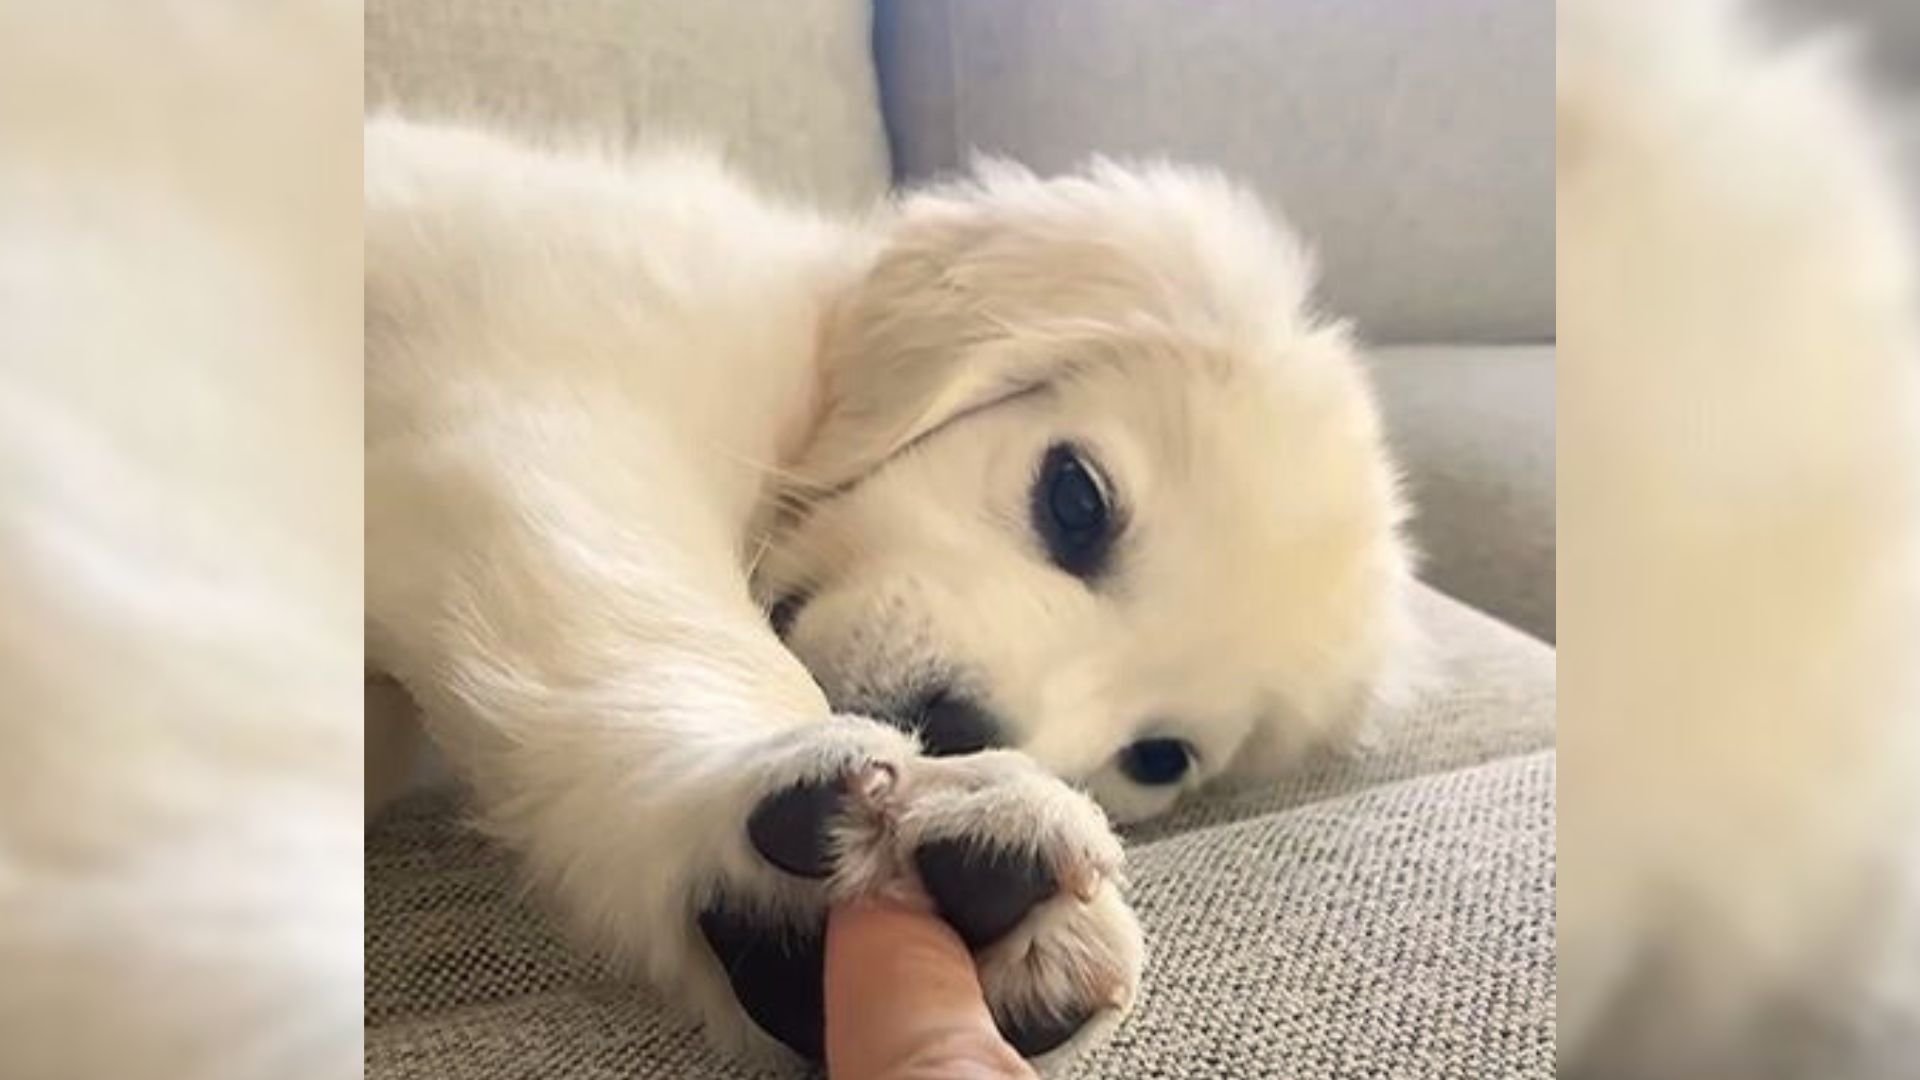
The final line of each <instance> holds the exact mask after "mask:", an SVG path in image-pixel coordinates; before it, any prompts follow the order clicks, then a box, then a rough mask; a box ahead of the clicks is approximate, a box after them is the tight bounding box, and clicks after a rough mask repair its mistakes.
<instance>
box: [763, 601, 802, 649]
mask: <svg viewBox="0 0 1920 1080" xmlns="http://www.w3.org/2000/svg"><path fill="white" fill-rule="evenodd" d="M809 599H811V597H809V596H808V595H807V593H805V592H804V591H802V592H792V593H788V594H787V595H785V596H783V597H781V598H780V599H779V600H777V601H775V602H774V605H773V608H772V610H770V611H768V612H767V623H768V624H769V625H771V626H772V627H773V632H774V634H776V635H777V636H778V637H779V638H780V640H782V641H785V640H786V639H787V634H788V633H789V632H791V631H792V630H793V620H795V619H797V618H799V617H800V609H801V608H803V607H806V606H807V601H808V600H809Z"/></svg>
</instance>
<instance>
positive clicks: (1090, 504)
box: [1033, 443, 1113, 578]
mask: <svg viewBox="0 0 1920 1080" xmlns="http://www.w3.org/2000/svg"><path fill="white" fill-rule="evenodd" d="M1033 529H1034V531H1035V532H1036V533H1038V534H1040V539H1041V540H1043V541H1045V542H1046V545H1047V555H1048V556H1049V557H1050V558H1052V559H1053V562H1054V565H1056V566H1058V567H1059V568H1060V569H1062V570H1065V571H1066V572H1067V573H1069V574H1072V575H1073V576H1075V577H1079V578H1087V577H1092V576H1093V575H1095V574H1097V573H1099V572H1100V568H1101V565H1102V564H1103V563H1104V562H1105V561H1106V558H1107V552H1108V549H1109V548H1111V547H1112V545H1113V508H1112V507H1111V506H1110V505H1109V504H1108V502H1107V493H1106V490H1105V488H1104V487H1103V486H1102V485H1101V482H1100V476H1099V474H1098V473H1097V472H1095V471H1094V469H1093V466H1092V465H1091V464H1089V463H1088V461H1087V459H1086V458H1085V457H1084V456H1082V454H1081V453H1080V451H1079V450H1078V449H1076V448H1074V447H1072V446H1068V445H1066V444H1064V443H1062V444H1058V445H1055V446H1052V447H1049V448H1048V449H1047V454H1046V457H1044V458H1042V459H1041V462H1040V476H1039V479H1038V480H1036V481H1035V482H1034V485H1033Z"/></svg>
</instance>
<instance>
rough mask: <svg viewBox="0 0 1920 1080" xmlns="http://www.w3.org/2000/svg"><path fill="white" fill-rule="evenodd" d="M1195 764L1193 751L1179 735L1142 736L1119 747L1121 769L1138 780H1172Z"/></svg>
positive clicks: (1165, 782) (1177, 778) (1144, 781)
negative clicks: (1166, 737) (1164, 737)
mask: <svg viewBox="0 0 1920 1080" xmlns="http://www.w3.org/2000/svg"><path fill="white" fill-rule="evenodd" d="M1192 766H1193V751H1192V750H1190V749H1188V748H1187V744H1186V743H1183V742H1181V741H1180V740H1179V739H1141V740H1140V741H1139V742H1137V743H1134V744H1133V745H1132V746H1129V747H1127V748H1126V749H1125V750H1122V751H1120V771H1121V772H1123V773H1126V774H1127V778H1128V779H1129V780H1132V781H1133V782H1134V783H1136V784H1171V783H1173V782H1175V781H1177V780H1179V779H1180V778H1181V777H1183V776H1185V775H1187V770H1188V769H1189V768H1191V767H1192Z"/></svg>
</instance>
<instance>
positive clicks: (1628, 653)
mask: <svg viewBox="0 0 1920 1080" xmlns="http://www.w3.org/2000/svg"><path fill="white" fill-rule="evenodd" d="M1559 33H1560V57H1559V79H1560V86H1559V113H1558V123H1559V133H1560V150H1559V153H1560V168H1559V245H1560V256H1559V312H1560V320H1561V322H1560V355H1561V363H1562V368H1561V373H1560V379H1561V382H1560V440H1561V441H1560V448H1561V467H1560V468H1561V471H1560V479H1561V499H1562V501H1561V511H1560V513H1561V518H1560V532H1561V535H1562V537H1563V541H1562V548H1561V559H1562V560H1563V562H1562V572H1561V576H1560V583H1561V595H1560V607H1561V612H1562V614H1563V621H1562V623H1561V628H1560V645H1561V670H1560V673H1561V682H1562V687H1563V689H1564V691H1565V696H1564V698H1563V701H1564V710H1563V732H1562V741H1561V748H1562V754H1561V761H1562V767H1563V772H1562V774H1561V779H1562V787H1561V795H1562V801H1561V819H1560V821H1561V824H1560V838H1561V862H1562V866H1561V878H1560V882H1561V892H1560V935H1561V936H1560V949H1561V958H1562V962H1561V965H1560V975H1561V978H1560V989H1561V1008H1562V1012H1561V1034H1562V1052H1563V1061H1565V1062H1568V1063H1570V1064H1571V1063H1578V1062H1580V1061H1583V1060H1587V1059H1594V1060H1600V1061H1605V1060H1607V1059H1608V1058H1609V1056H1613V1057H1625V1058H1626V1059H1627V1060H1631V1059H1632V1057H1633V1055H1635V1054H1639V1055H1644V1056H1645V1057H1646V1058H1647V1060H1649V1061H1657V1062H1660V1063H1662V1065H1661V1067H1662V1068H1663V1069H1665V1070H1666V1071H1664V1072H1661V1073H1660V1075H1708V1071H1707V1070H1708V1063H1710V1062H1712V1061H1714V1060H1715V1059H1716V1058H1717V1057H1720V1056H1722V1055H1724V1054H1725V1053H1727V1052H1728V1051H1729V1050H1730V1049H1731V1048H1734V1047H1743V1048H1744V1049H1745V1050H1746V1051H1747V1052H1755V1048H1756V1047H1767V1046H1770V1045H1772V1044H1769V1043H1768V1042H1767V1040H1765V1039H1764V1038H1761V1037H1759V1036H1760V1033H1757V1032H1755V1031H1754V1030H1752V1028H1751V1026H1750V1025H1751V1024H1752V1023H1753V1022H1754V1021H1755V1019H1756V1017H1758V1016H1760V1015H1762V1013H1761V1010H1763V1009H1766V1008H1771V1007H1775V1006H1778V1005H1779V1004H1780V1003H1781V1001H1782V1000H1785V999H1799V1000H1800V1004H1801V1005H1802V1007H1804V1006H1805V1004H1806V1003H1807V1002H1808V1001H1811V1002H1812V1003H1814V1004H1815V1005H1816V1006H1818V1007H1820V1008H1824V1009H1825V1010H1826V1011H1828V1012H1830V1013H1832V1014H1837V1015H1836V1016H1829V1017H1827V1018H1826V1019H1827V1021H1828V1022H1838V1023H1840V1024H1842V1025H1843V1026H1844V1024H1845V1023H1846V1022H1848V1021H1849V1019H1850V1018H1852V1019H1858V1020H1860V1021H1862V1022H1865V1023H1868V1024H1870V1023H1871V1022H1873V1021H1874V1019H1875V1018H1876V1017H1878V1018H1882V1019H1884V1017H1885V1016H1886V1015H1888V1014H1898V1013H1901V1012H1904V1013H1905V1015H1906V1017H1907V1020H1906V1022H1908V1023H1912V1022H1913V1020H1914V1018H1915V1017H1917V1016H1920V1013H1915V1012H1914V1011H1913V1006H1914V1003H1913V1001H1912V1000H1910V999H1907V1000H1903V999H1901V998H1899V997H1897V996H1893V995H1895V994H1897V992H1898V991H1897V989H1896V987H1895V984H1894V982H1890V981H1887V980H1885V979H1883V978H1882V976H1892V977H1894V978H1895V979H1898V978H1900V977H1905V978H1911V977H1912V976H1913V975H1914V974H1916V970H1917V968H1920V965H1916V963H1915V961H1914V957H1915V955H1916V953H1915V952H1914V951H1913V949H1914V944H1913V942H1912V941H1910V940H1909V941H1906V942H1904V943H1903V942H1902V941H1901V939H1900V937H1898V936H1897V935H1898V934H1899V932H1900V927H1899V925H1898V920H1897V919H1895V918H1892V916H1898V915H1901V914H1902V913H1905V912H1910V911H1911V910H1912V909H1913V906H1914V904H1915V901H1916V899H1917V898H1920V894H1916V893H1914V892H1912V891H1911V890H1910V882H1906V881H1903V880H1902V878H1903V877H1904V876H1906V875H1908V874H1910V873H1911V868H1912V867H1913V865H1914V860H1915V858H1916V857H1920V844H1916V843H1915V841H1914V837H1915V835H1916V831H1915V830H1916V818H1915V816H1914V814H1913V809H1914V807H1913V799H1912V795H1913V793H1914V790H1915V788H1916V781H1920V757H1917V756H1916V755H1915V752H1914V750H1915V747H1914V743H1915V736H1916V728H1920V696H1917V695H1916V685H1915V671H1916V667H1920V665H1917V664H1916V658H1920V396H1916V380H1917V379H1920V351H1917V348H1920V331H1917V330H1916V323H1915V313H1914V299H1915V293H1914V286H1915V278H1914V275H1913V268H1912V263H1911V255H1910V250H1909V249H1910V246H1911V243H1912V238H1913V234H1912V231H1911V230H1912V223H1911V221H1909V220H1908V218H1907V216H1906V214H1905V213H1904V212H1903V206H1902V198H1901V195H1900V194H1899V192H1898V191H1897V189H1896V186H1895V182H1894V179H1893V174H1892V170H1891V169H1890V167H1889V163H1888V160H1887V156H1886V153H1885V149H1884V147H1883V146H1882V145H1881V140H1880V136H1879V134H1878V133H1877V132H1876V131H1875V129H1874V127H1873V124H1872V123H1871V122H1870V118H1869V114H1868V112H1867V111H1866V110H1865V109H1864V108H1863V107H1862V106H1861V105H1860V103H1859V100H1858V98H1857V96H1856V95H1855V94H1854V93H1853V91H1852V90H1851V89H1850V87H1849V86H1848V84H1847V80H1846V78H1845V77H1844V74H1843V72H1842V71H1841V69H1840V68H1839V67H1838V66H1837V65H1836V64H1835V63H1834V62H1833V60H1834V58H1833V57H1831V56H1826V55H1820V54H1816V53H1812V52H1807V51H1800V52H1788V51H1784V50H1782V49H1778V48H1774V47H1771V46H1767V45H1764V44H1762V41H1761V39H1760V38H1759V36H1758V35H1756V34H1755V32H1754V29H1753V27H1751V26H1750V25H1748V23H1747V22H1746V21H1745V19H1744V18H1743V16H1742V14H1741V12H1740V11H1739V10H1738V9H1737V8H1735V7H1734V6H1733V5H1731V4H1727V3H1719V2H1710V3H1690V4H1680V3H1664V2H1655V0H1562V3H1561V4H1560V30H1559ZM1875 968H1877V969H1878V970H1874V969H1875ZM1876 993H1880V994H1883V995H1886V996H1882V997H1880V998H1878V999H1877V1000H1876V998H1875V994H1876ZM1610 1021H1611V1022H1612V1026H1608V1025H1609V1022H1610ZM1916 1030H1920V1029H1916ZM1777 1050H1778V1047H1777V1046H1774V1047H1773V1049H1772V1050H1767V1051H1761V1052H1762V1053H1772V1052H1775V1051H1777ZM1909 1064H1911V1063H1910V1062H1909ZM1609 1067H1615V1066H1609ZM1819 1074H1820V1075H1837V1074H1835V1073H1828V1072H1821V1073H1819ZM1741 1075H1748V1073H1745V1072H1742V1073H1741Z"/></svg>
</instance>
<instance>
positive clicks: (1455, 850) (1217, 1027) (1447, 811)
mask: <svg viewBox="0 0 1920 1080" xmlns="http://www.w3.org/2000/svg"><path fill="white" fill-rule="evenodd" d="M1421 617H1422V621H1423V623H1424V624H1425V626H1426V628H1427V630H1428V632H1429V633H1430V634H1431V635H1432V637H1433V638H1434V639H1435V642H1436V645H1437V647H1438V655H1437V660H1436V664H1435V672H1434V675H1433V678H1432V680H1431V684H1430V686H1429V689H1428V691H1427V693H1426V694H1425V695H1424V696H1423V697H1422V699H1421V700H1420V701H1419V702H1418V703H1417V704H1415V705H1414V706H1412V707H1410V708H1408V709H1407V710H1405V711H1404V712H1401V713H1399V714H1397V715H1394V716H1386V717H1382V718H1380V723H1379V725H1378V730H1377V732H1376V737H1375V741H1374V744H1373V745H1372V747H1371V748H1370V749H1368V750H1366V751H1363V752H1359V753H1353V754H1347V755H1341V756H1332V757H1329V758H1327V759H1325V760H1322V761H1320V762H1317V763H1315V764H1314V765H1313V766H1312V767H1311V768H1308V769H1305V770H1303V771H1302V772H1301V773H1300V775H1299V776H1298V777H1296V778H1295V779H1293V780H1291V781H1289V782H1287V783H1283V784H1279V785H1274V786H1270V787H1265V788H1262V789H1258V790H1253V789H1248V790H1241V791H1236V792H1223V793H1217V794H1215V795H1213V796H1211V797H1208V798H1203V799H1201V800H1198V801H1197V802H1196V803H1194V804H1193V805H1191V806H1189V807H1187V808H1185V809H1182V810H1181V811H1179V812H1177V813H1176V814H1175V815H1172V816H1170V817H1168V818H1167V819H1164V820H1163V821H1161V822H1158V823H1153V824H1151V825H1149V826H1146V827H1143V828H1141V829H1138V830H1136V831H1135V832H1134V834H1133V835H1132V836H1131V838H1130V839H1131V853H1130V860H1131V862H1130V873H1131V876H1132V879H1133V886H1132V889H1131V893H1130V895H1131V897H1132V900H1133V902H1134V905H1135V907H1136V909H1137V910H1138V912H1139V914H1140V918H1141V922H1142V924H1143V925H1144V927H1145V928H1146V931H1147V936H1148V941H1149V950H1150V952H1149V957H1150V959H1149V965H1148V973H1147V979H1146V983H1145V985H1144V987H1143V990H1142V996H1141V1000H1140V1005H1139V1008H1138V1010H1137V1011H1136V1012H1135V1014H1134V1015H1133V1016H1132V1017H1130V1018H1129V1020H1128V1021H1127V1022H1126V1023H1125V1024H1124V1025H1122V1027H1121V1029H1120V1030H1119V1032H1118V1033H1117V1034H1116V1035H1115V1036H1114V1038H1113V1039H1112V1040H1111V1041H1110V1042H1108V1043H1106V1044H1104V1045H1102V1046H1100V1047H1097V1048H1095V1049H1094V1050H1093V1051H1091V1052H1090V1053H1089V1054H1088V1055H1086V1056H1085V1057H1083V1058H1081V1059H1080V1060H1079V1061H1078V1062H1076V1063H1075V1065H1074V1066H1073V1068H1072V1069H1071V1070H1070V1075H1072V1076H1076V1077H1090V1078H1095V1080H1104V1078H1113V1080H1120V1078H1126V1080H1140V1078H1148V1077H1169V1078H1175V1077H1196V1078H1197V1077H1298V1078H1301V1080H1326V1078H1339V1077H1369V1078H1371V1077H1410V1078H1411V1077H1420V1078H1432V1077H1438V1078H1459V1080H1483V1078H1492V1077H1540V1078H1545V1077H1548V1076H1551V1075H1552V1072H1553V1060H1554V1041H1553V1039H1554V1011H1553V995H1554V942H1553V913H1554V902H1553V836H1554V833H1553V792H1554V786H1553V776H1554V770H1553V753H1552V749H1551V746H1552V739H1553V695H1554V688H1553V682H1554V675H1553V653H1552V651H1551V650H1550V649H1548V648H1546V647H1545V646H1543V645H1541V644H1540V643H1539V642H1537V641H1535V640H1534V639H1532V638H1529V637H1527V636H1525V635H1523V634H1520V633H1517V632H1515V631H1513V630H1510V629H1508V628H1506V627H1505V626H1503V625H1501V624H1499V623H1497V622H1494V621H1493V620H1491V619H1488V618H1486V617H1484V616H1481V615H1478V614H1476V613H1474V612H1472V611H1470V610H1469V609H1466V608H1465V607H1463V606H1461V605H1458V604H1456V603H1454V602H1452V601H1450V600H1446V599H1443V598H1441V597H1439V596H1437V595H1435V594H1428V595H1426V596H1425V597H1423V600H1422V607H1421ZM459 806H460V803H459V798H458V796H457V795H456V794H454V793H451V792H446V791H440V792H429V793H425V794H422V795H417V796H414V797H412V798H410V799H408V800H406V801H404V802H402V803H400V804H399V805H397V806H396V807H394V808H393V809H392V810H391V811H390V812H389V813H388V814H387V815H385V816H384V817H383V818H382V819H381V820H379V821H378V822H376V823H375V824H374V826H373V827H372V828H371V829H370V830H369V831H368V834H367V949H366V963H367V1024H368V1031H367V1076H368V1077H369V1078H370V1080H402V1078H420V1080H426V1078H432V1080H506V1078H519V1077H527V1078H533V1077H540V1078H572V1077H581V1078H597V1077H607V1078H613V1077H619V1078H621V1080H635V1078H641V1080H656V1078H657V1080H708V1078H713V1080H736V1078H749V1077H754V1078H758V1077H778V1076H782V1075H787V1076H791V1075H793V1073H791V1072H784V1073H783V1072H781V1071H778V1070H773V1071H769V1070H765V1069H754V1068H748V1067H743V1066H740V1065H736V1064H732V1063H728V1062H725V1061H721V1060H719V1059H717V1058H716V1057H714V1056H713V1055H712V1054H711V1053H710V1052H709V1051H708V1050H707V1049H706V1047H705V1045H704V1043H703V1042H702V1039H701V1036H700V1033H699V1032H698V1031H697V1030H696V1029H694V1028H692V1027H691V1026H690V1025H689V1024H688V1023H687V1022H686V1021H685V1020H684V1019H681V1018H679V1017H676V1016H674V1015H673V1014H671V1013H670V1012H669V1011H668V1010H666V1009H665V1008H664V1007H663V1006H662V1004H661V1002H660V1000H659V999H658V998H657V997H656V996H655V995H654V994H653V992H652V991H650V990H647V989H645V988H643V987H639V986H636V985H633V984H631V983H628V982H625V981H623V980H621V979H620V978H618V977H616V976H615V975H614V974H613V973H612V972H610V971H609V970H608V969H607V968H606V967H604V966H603V965H601V964H600V963H598V962H597V961H595V960H593V959H591V958H586V957H581V956H578V955H576V954H574V953H573V952H571V951H569V949H568V948H567V947H566V946H565V945H564V944H563V943H562V942H561V941H560V940H559V939H558V938H557V937H556V935H555V934H554V932H553V931H552V929H551V928H550V924H549V923H548V922H547V921H546V920H545V919H544V918H543V917H542V916H541V914H540V912H539V911H538V909H537V905H535V904H534V903H532V902H530V901H527V900H525V899H523V898H521V896H520V894H519V890H518V888H517V886H516V884H515V879H514V876H513V871H512V861H511V859H510V857H509V856H508V855H507V854H506V853H504V852H502V851H500V850H499V849H497V848H495V847H493V846H492V845H490V844H489V843H487V842H485V841H483V840H481V839H480V838H478V837H477V836H475V835H474V834H473V833H472V832H470V831H469V830H467V829H466V828H464V827H463V825H462V824H461V818H460V810H459Z"/></svg>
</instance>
